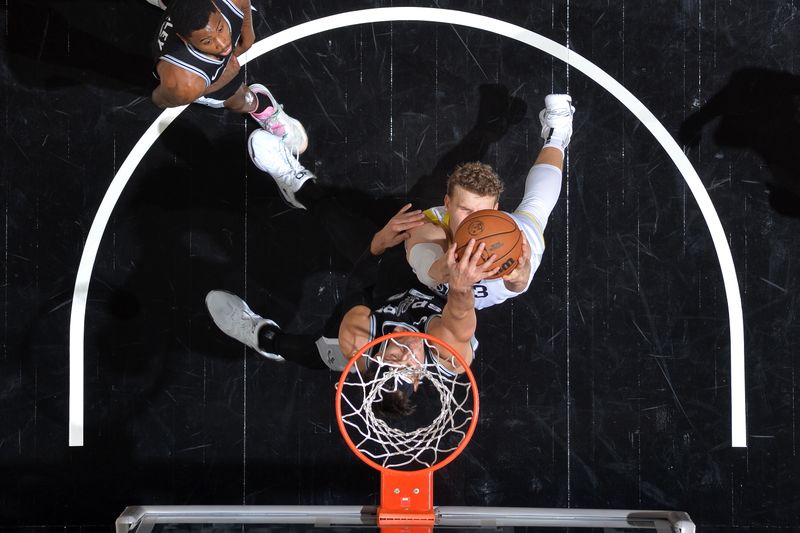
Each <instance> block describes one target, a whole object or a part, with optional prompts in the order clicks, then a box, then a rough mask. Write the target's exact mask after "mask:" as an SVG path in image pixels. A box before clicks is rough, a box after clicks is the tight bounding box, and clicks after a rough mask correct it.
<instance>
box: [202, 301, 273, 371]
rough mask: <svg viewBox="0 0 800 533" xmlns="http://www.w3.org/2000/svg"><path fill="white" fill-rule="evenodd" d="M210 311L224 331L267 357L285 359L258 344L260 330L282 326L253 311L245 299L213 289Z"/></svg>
mask: <svg viewBox="0 0 800 533" xmlns="http://www.w3.org/2000/svg"><path fill="white" fill-rule="evenodd" d="M206 307H207V308H208V313H209V314H210V315H211V318H212V319H213V320H214V324H216V325H217V327H218V328H219V329H221V330H222V332H223V333H224V334H225V335H227V336H228V337H233V338H234V339H236V340H237V341H239V342H241V343H242V344H244V345H246V346H249V347H250V348H252V349H254V350H255V351H257V352H258V353H259V354H261V355H263V356H264V357H266V358H267V359H271V360H273V361H284V358H283V357H281V356H280V355H278V354H274V353H269V352H265V351H264V350H262V349H261V348H259V346H258V332H259V330H260V329H261V328H263V327H264V326H267V327H270V328H274V329H275V330H280V329H281V328H280V327H279V326H278V324H276V323H275V322H273V321H272V320H270V319H268V318H263V317H261V316H259V315H257V314H255V313H254V312H253V310H252V309H250V308H249V307H248V306H247V303H245V301H244V300H242V299H241V298H239V297H238V296H236V295H235V294H231V293H229V292H226V291H211V292H209V293H208V294H207V295H206Z"/></svg>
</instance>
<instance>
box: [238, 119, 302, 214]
mask: <svg viewBox="0 0 800 533" xmlns="http://www.w3.org/2000/svg"><path fill="white" fill-rule="evenodd" d="M247 149H248V151H249V152H250V159H252V160H253V163H255V165H256V166H257V167H258V168H259V169H260V170H262V171H264V172H266V173H267V174H269V175H270V176H272V178H273V179H274V180H275V183H276V184H277V185H278V190H280V191H281V195H282V196H283V199H284V200H286V202H287V203H288V204H289V205H291V206H292V207H297V208H299V209H305V208H306V207H305V206H304V205H303V204H301V203H300V202H298V201H297V199H295V194H296V193H297V191H299V190H300V188H301V187H302V186H303V184H304V183H305V182H307V181H308V180H310V179H317V177H316V176H315V175H314V174H312V173H311V172H309V171H308V170H306V168H305V167H304V166H303V165H301V164H300V161H298V160H297V158H296V157H295V156H294V155H292V153H291V152H290V151H289V147H288V146H286V143H285V142H284V141H283V140H281V138H280V137H276V136H275V135H272V134H271V133H268V132H267V131H265V130H255V131H253V133H251V134H250V139H248V141H247Z"/></svg>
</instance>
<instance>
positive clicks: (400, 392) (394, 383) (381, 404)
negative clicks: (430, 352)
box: [373, 326, 425, 418]
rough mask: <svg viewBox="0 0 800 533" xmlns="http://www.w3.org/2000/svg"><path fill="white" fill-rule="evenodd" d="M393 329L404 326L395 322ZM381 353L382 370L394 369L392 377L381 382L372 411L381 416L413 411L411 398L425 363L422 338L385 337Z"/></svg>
mask: <svg viewBox="0 0 800 533" xmlns="http://www.w3.org/2000/svg"><path fill="white" fill-rule="evenodd" d="M394 331H395V332H402V331H405V330H404V329H403V328H401V327H399V326H398V327H396V328H394ZM380 357H381V359H382V360H383V362H384V363H385V365H382V370H381V371H383V372H386V371H392V372H394V373H395V379H391V380H388V381H387V382H386V383H385V384H384V385H383V387H382V390H381V399H380V401H377V402H375V403H374V405H373V409H374V410H375V414H376V415H377V416H379V417H382V418H393V417H397V416H408V415H410V414H412V413H413V412H414V409H415V406H414V403H413V402H412V401H411V398H412V396H413V395H414V393H415V392H416V391H417V388H418V387H419V384H420V381H421V379H422V378H421V375H422V372H421V371H422V369H423V366H424V364H425V343H424V341H423V339H421V338H420V337H412V336H408V337H393V338H391V339H388V340H386V341H385V342H384V343H383V344H382V346H381V351H380Z"/></svg>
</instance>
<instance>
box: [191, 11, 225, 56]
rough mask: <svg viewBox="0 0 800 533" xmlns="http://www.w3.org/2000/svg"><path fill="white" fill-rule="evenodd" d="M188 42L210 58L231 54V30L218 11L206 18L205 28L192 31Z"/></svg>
mask: <svg viewBox="0 0 800 533" xmlns="http://www.w3.org/2000/svg"><path fill="white" fill-rule="evenodd" d="M188 41H189V43H191V45H192V46H194V47H195V48H197V49H198V50H200V51H201V52H203V53H205V54H209V55H212V56H217V57H225V56H229V55H230V54H231V52H233V43H232V42H231V29H230V27H228V23H227V22H225V19H224V18H223V16H222V14H221V13H220V12H219V10H215V11H214V12H213V13H212V14H211V16H210V17H208V24H206V27H205V28H200V29H199V30H195V31H193V32H192V34H191V35H190V36H189V39H188Z"/></svg>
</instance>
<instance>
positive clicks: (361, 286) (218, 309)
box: [206, 204, 497, 414]
mask: <svg viewBox="0 0 800 533" xmlns="http://www.w3.org/2000/svg"><path fill="white" fill-rule="evenodd" d="M410 207H411V205H410V204H407V205H406V206H404V207H403V208H402V209H401V210H400V211H399V212H398V213H397V214H396V215H395V216H394V217H392V219H391V220H390V221H389V223H388V224H387V225H386V226H385V227H384V228H383V229H382V230H381V231H379V232H378V233H376V234H375V236H374V237H373V239H372V242H371V244H370V247H369V249H368V250H365V252H364V254H363V255H362V257H361V258H360V259H359V260H358V261H357V263H356V265H355V267H354V269H353V271H352V272H351V274H350V277H349V279H348V285H347V290H346V291H345V292H346V295H345V298H344V301H343V302H342V305H341V306H340V311H339V314H338V316H335V317H332V318H333V319H332V320H331V321H329V327H330V326H333V329H335V331H331V336H330V337H326V336H324V335H323V336H320V335H290V334H286V333H283V332H282V331H281V330H280V327H279V326H278V325H277V324H276V323H275V322H274V321H272V320H270V319H267V318H264V317H262V316H260V315H258V314H256V313H254V312H253V311H252V310H251V309H250V307H249V306H248V305H247V303H245V302H244V300H242V299H241V298H239V297H238V296H236V295H234V294H231V293H229V292H225V291H211V292H209V293H208V295H207V296H206V306H207V307H208V311H209V313H210V314H211V317H212V319H213V320H214V323H215V324H216V325H217V327H219V328H220V329H221V330H222V331H223V332H224V333H225V334H226V335H228V336H230V337H232V338H234V339H236V340H238V341H239V342H242V343H243V344H245V345H247V346H249V347H251V348H253V349H254V350H256V352H258V353H259V354H261V355H262V356H264V357H266V358H268V359H272V360H275V361H284V360H286V361H291V362H294V363H297V364H300V365H302V366H305V367H307V368H319V369H326V368H329V369H331V370H334V371H341V370H342V369H343V368H344V366H345V364H346V363H347V360H348V358H350V357H352V356H354V355H355V353H356V352H357V351H358V349H359V348H361V347H362V346H364V345H365V344H367V343H368V342H370V341H372V340H373V339H375V338H377V337H379V336H381V335H383V334H385V333H389V332H393V331H397V332H399V331H417V332H419V331H421V332H425V333H429V334H430V335H433V336H435V337H437V338H439V339H441V340H442V341H444V342H445V343H447V344H449V345H450V346H452V347H453V348H454V349H455V350H456V351H458V353H459V354H461V355H462V357H463V358H464V360H465V361H466V362H467V364H471V363H472V360H473V358H474V349H475V348H476V347H477V341H476V340H475V338H474V335H475V329H476V326H477V319H476V315H475V307H474V296H473V291H472V286H473V284H475V283H476V282H477V281H479V280H481V279H483V278H485V277H489V276H491V275H493V274H495V273H496V272H497V268H495V269H488V268H487V267H486V266H483V265H481V266H479V265H478V264H477V263H478V260H479V259H480V256H481V253H482V252H483V248H484V245H483V244H480V245H475V242H474V241H471V242H470V244H469V245H468V246H467V248H466V250H465V251H464V253H463V255H461V257H459V258H458V260H457V259H456V256H455V245H453V246H451V247H450V248H449V249H448V252H447V260H448V267H449V268H450V273H451V274H450V275H451V277H450V293H449V295H448V299H447V300H445V299H444V298H442V297H441V296H438V295H436V294H434V293H432V292H430V291H427V290H426V288H423V287H421V286H418V288H407V289H406V290H404V291H402V292H400V293H399V294H394V295H392V296H389V297H388V298H379V299H374V296H376V293H379V291H376V290H375V289H376V285H377V284H378V282H379V280H385V279H387V278H389V277H390V276H386V275H380V274H379V268H380V259H379V258H380V256H381V255H383V253H384V252H385V251H386V250H387V249H388V248H390V247H392V246H395V245H397V244H399V243H401V242H403V240H404V238H405V236H406V235H407V232H408V230H409V229H410V228H413V227H416V226H417V225H418V224H420V223H421V222H422V221H421V219H420V216H421V213H420V212H419V211H410ZM398 259H399V261H400V262H402V257H399V258H398ZM492 261H493V260H491V258H490V260H489V261H486V262H485V263H484V265H490V264H491V263H492ZM396 340H397V342H398V343H399V344H398V345H402V346H405V347H407V349H393V347H392V346H389V347H388V349H387V352H386V354H385V357H388V358H393V361H394V362H396V363H402V364H405V365H406V366H408V367H409V368H410V369H411V370H412V371H413V370H414V369H415V368H416V367H418V366H420V365H421V364H422V363H423V362H425V361H431V359H433V361H432V362H433V363H435V364H436V365H438V366H439V367H440V368H441V369H442V370H443V371H445V372H451V373H453V374H460V373H463V372H464V368H462V367H460V366H459V365H458V363H457V362H456V361H454V360H452V359H449V358H444V357H442V358H439V357H438V354H432V353H430V351H429V350H427V349H426V348H425V346H424V344H423V343H421V342H419V339H417V338H413V337H408V338H406V337H400V338H398V339H396ZM315 345H316V347H315ZM416 385H417V383H414V385H413V388H414V389H415V388H416ZM408 394H409V392H407V391H392V393H391V394H388V393H385V396H388V400H387V402H386V405H384V406H383V407H384V412H387V413H388V414H408V413H409V412H410V411H411V408H410V405H409V399H408V397H407V395H408Z"/></svg>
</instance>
